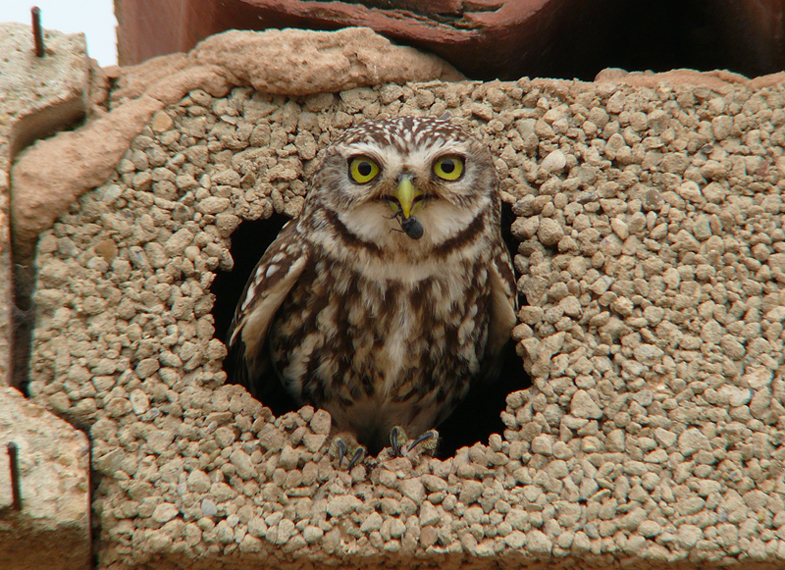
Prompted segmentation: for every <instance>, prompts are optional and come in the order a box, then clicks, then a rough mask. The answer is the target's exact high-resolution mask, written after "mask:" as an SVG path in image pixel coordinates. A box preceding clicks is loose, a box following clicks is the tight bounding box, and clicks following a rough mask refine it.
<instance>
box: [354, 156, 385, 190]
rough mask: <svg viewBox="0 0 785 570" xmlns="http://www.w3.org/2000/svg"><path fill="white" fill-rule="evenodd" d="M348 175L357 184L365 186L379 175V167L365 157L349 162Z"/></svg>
mask: <svg viewBox="0 0 785 570" xmlns="http://www.w3.org/2000/svg"><path fill="white" fill-rule="evenodd" d="M349 174H350V175H351V177H352V180H354V181H355V182H357V184H367V183H368V182H370V181H371V180H373V179H374V178H376V176H377V175H378V174H379V165H378V164H376V162H374V161H373V160H372V159H370V158H368V157H367V156H355V157H354V158H352V159H351V160H349Z"/></svg>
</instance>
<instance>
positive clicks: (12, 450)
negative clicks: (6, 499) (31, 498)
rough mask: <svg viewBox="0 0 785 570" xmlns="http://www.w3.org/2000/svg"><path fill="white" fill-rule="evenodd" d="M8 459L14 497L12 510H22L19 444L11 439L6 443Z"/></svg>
mask: <svg viewBox="0 0 785 570" xmlns="http://www.w3.org/2000/svg"><path fill="white" fill-rule="evenodd" d="M8 460H9V463H10V464H11V493H12V495H13V497H14V510H17V511H21V510H22V484H21V482H20V479H19V446H18V445H17V444H16V442H14V441H12V442H11V443H9V444H8Z"/></svg>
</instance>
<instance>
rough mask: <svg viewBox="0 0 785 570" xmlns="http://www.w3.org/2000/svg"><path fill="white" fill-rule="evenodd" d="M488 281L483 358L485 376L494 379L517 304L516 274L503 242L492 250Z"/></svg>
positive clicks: (508, 336)
mask: <svg viewBox="0 0 785 570" xmlns="http://www.w3.org/2000/svg"><path fill="white" fill-rule="evenodd" d="M489 280H490V284H491V315H490V319H489V326H488V344H487V346H486V349H485V359H486V362H487V363H488V368H487V370H488V373H487V374H486V378H488V379H493V378H494V377H495V376H496V375H498V373H499V370H500V367H501V363H500V360H501V358H500V357H501V355H502V350H503V349H504V347H505V346H506V345H507V343H508V342H510V340H511V338H512V337H511V333H512V329H513V327H514V326H515V309H516V305H517V295H516V292H515V291H516V285H515V274H514V273H513V271H512V263H511V262H510V255H509V253H508V252H507V249H506V248H505V247H504V244H503V243H500V244H499V245H498V246H497V247H496V248H495V251H494V254H493V259H492V261H491V270H490V272H489Z"/></svg>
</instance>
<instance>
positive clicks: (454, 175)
mask: <svg viewBox="0 0 785 570" xmlns="http://www.w3.org/2000/svg"><path fill="white" fill-rule="evenodd" d="M433 173H434V174H435V175H436V176H438V177H439V178H441V179H442V180H449V181H450V182H452V181H453V180H458V179H459V178H460V177H461V176H462V175H463V158H461V157H460V156H443V157H441V158H440V159H439V160H437V161H436V162H435V163H434V165H433Z"/></svg>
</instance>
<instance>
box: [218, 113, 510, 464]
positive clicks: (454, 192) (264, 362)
mask: <svg viewBox="0 0 785 570" xmlns="http://www.w3.org/2000/svg"><path fill="white" fill-rule="evenodd" d="M319 160H320V164H319V166H317V168H315V174H314V176H313V178H312V179H311V180H310V185H309V191H308V195H307V198H306V200H305V204H304V206H303V211H302V214H301V215H300V217H299V218H298V219H297V220H293V221H291V222H290V223H289V224H287V226H286V227H285V228H284V229H283V230H282V231H281V233H280V234H279V236H278V237H277V238H276V240H275V241H274V242H273V244H272V245H271V246H270V248H269V249H268V250H267V252H265V254H264V256H263V257H262V259H261V260H260V261H259V264H258V265H257V267H256V269H255V271H254V274H253V275H252V277H251V279H250V280H249V283H248V285H247V286H246V292H245V293H244V295H243V297H242V298H241V300H240V303H239V305H238V307H237V311H236V314H235V318H234V321H233V323H232V326H231V328H230V332H229V345H230V349H231V351H232V352H233V353H234V355H235V357H236V358H237V359H238V361H239V365H238V366H237V367H236V371H235V372H234V376H235V378H234V379H235V380H236V381H238V382H241V383H243V384H244V385H246V386H247V387H248V388H249V389H250V390H251V391H252V392H253V393H254V394H256V395H257V396H258V397H260V398H261V399H262V400H263V401H264V393H265V389H266V388H268V387H269V386H270V383H275V382H280V383H281V384H282V385H283V386H284V387H285V389H286V391H287V393H288V394H289V395H290V396H291V397H292V398H293V399H294V400H295V402H297V403H300V404H312V405H314V406H316V407H319V408H323V409H326V410H327V411H329V412H330V414H331V415H332V418H333V424H334V430H335V432H336V433H338V432H340V433H341V434H350V436H354V437H355V438H356V439H357V441H359V442H360V443H361V444H364V445H366V446H368V447H369V448H371V450H373V451H377V450H379V449H381V448H382V447H384V446H386V445H387V444H388V442H389V437H390V432H391V430H392V428H393V427H395V426H400V427H402V428H403V430H404V431H405V433H406V435H407V436H408V437H409V438H417V437H418V436H420V435H421V434H423V433H425V432H427V430H429V429H431V428H433V427H434V426H437V425H438V424H439V423H440V422H441V421H443V420H444V419H445V418H446V417H447V416H449V414H450V413H451V412H452V410H453V409H454V408H455V406H456V405H457V404H458V403H460V401H461V400H462V399H463V398H464V397H465V395H466V393H467V391H468V389H469V386H470V385H471V384H472V383H473V382H476V381H479V380H481V379H483V378H486V379H487V378H492V377H493V376H494V375H495V374H496V369H497V366H496V365H497V361H498V356H499V353H500V351H501V349H502V347H503V346H504V345H505V344H506V343H507V342H509V340H510V332H511V329H512V327H513V325H514V324H515V280H514V276H513V272H512V268H511V264H510V258H509V254H508V252H507V250H506V248H505V245H504V243H503V241H502V238H501V233H500V210H501V202H500V197H499V194H498V190H497V181H496V173H495V169H494V166H493V161H492V157H491V155H490V152H489V151H488V149H487V148H486V147H485V146H483V145H482V144H481V143H480V142H479V141H478V140H476V139H475V138H474V137H472V136H471V135H470V134H469V133H468V132H467V131H466V130H465V129H464V128H462V127H461V126H459V125H458V124H457V123H455V122H453V121H451V120H449V119H435V118H415V117H399V118H394V119H387V120H381V121H373V122H367V123H363V124H361V125H359V126H356V127H353V128H351V129H349V130H348V131H347V132H346V133H345V134H344V135H343V136H342V137H341V138H340V139H339V140H338V141H336V142H335V143H334V144H333V145H332V146H331V147H330V148H328V149H327V150H326V151H325V152H324V153H323V155H321V156H320V158H319ZM271 371H272V372H274V374H269V372H271ZM342 437H346V435H343V436H342Z"/></svg>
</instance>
